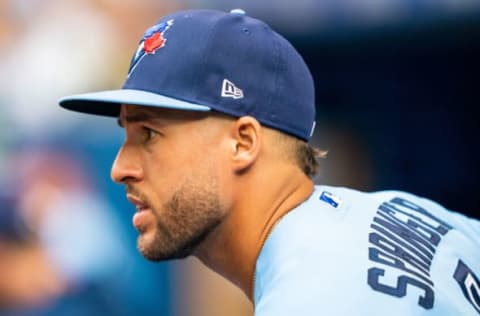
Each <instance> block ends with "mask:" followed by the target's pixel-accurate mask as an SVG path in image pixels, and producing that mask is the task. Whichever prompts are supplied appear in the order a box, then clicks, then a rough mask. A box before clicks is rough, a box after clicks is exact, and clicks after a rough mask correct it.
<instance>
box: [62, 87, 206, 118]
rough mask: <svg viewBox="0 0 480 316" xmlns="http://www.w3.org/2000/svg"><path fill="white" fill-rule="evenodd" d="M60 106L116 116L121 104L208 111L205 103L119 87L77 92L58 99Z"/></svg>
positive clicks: (78, 110) (83, 111)
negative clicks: (119, 88)
mask: <svg viewBox="0 0 480 316" xmlns="http://www.w3.org/2000/svg"><path fill="white" fill-rule="evenodd" d="M58 103H59V104H60V106H62V107H64V108H66V109H68V110H72V111H77V112H82V113H89V114H96V115H105V116H115V117H116V116H118V115H119V113H120V105H121V104H129V105H141V106H151V107H159V108H168V109H176V110H185V111H210V110H211V108H210V107H208V106H205V105H200V104H195V103H190V102H187V101H182V100H178V99H174V98H171V97H166V96H163V95H159V94H155V93H152V92H148V91H142V90H133V89H121V90H108V91H100V92H93V93H85V94H77V95H71V96H68V97H64V98H62V99H60V100H59V101H58Z"/></svg>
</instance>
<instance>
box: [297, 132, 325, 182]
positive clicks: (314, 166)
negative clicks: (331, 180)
mask: <svg viewBox="0 0 480 316" xmlns="http://www.w3.org/2000/svg"><path fill="white" fill-rule="evenodd" d="M295 142H296V144H295V146H296V148H295V155H296V157H295V158H296V161H297V164H298V166H299V167H300V169H302V171H303V172H304V173H305V174H306V175H307V176H308V177H309V178H313V177H314V176H315V175H316V174H317V172H318V169H319V167H320V164H319V162H318V160H319V159H321V158H325V157H326V156H327V151H326V150H321V149H318V148H315V147H312V146H311V145H310V144H308V143H307V142H304V141H302V140H299V139H297V140H295Z"/></svg>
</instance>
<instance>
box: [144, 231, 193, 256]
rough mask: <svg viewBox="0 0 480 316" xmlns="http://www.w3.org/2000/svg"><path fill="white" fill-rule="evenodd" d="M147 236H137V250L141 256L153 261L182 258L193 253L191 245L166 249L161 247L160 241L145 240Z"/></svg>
mask: <svg viewBox="0 0 480 316" xmlns="http://www.w3.org/2000/svg"><path fill="white" fill-rule="evenodd" d="M145 237H147V236H139V237H138V241H137V248H138V251H139V252H140V253H141V254H142V256H143V257H144V258H145V259H147V260H149V261H154V262H159V261H165V260H174V259H184V258H186V257H188V256H189V255H191V254H192V253H193V250H192V248H191V247H177V248H171V249H168V247H162V243H159V242H155V240H146V239H147V238H145Z"/></svg>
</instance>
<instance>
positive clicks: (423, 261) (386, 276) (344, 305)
mask: <svg viewBox="0 0 480 316" xmlns="http://www.w3.org/2000/svg"><path fill="white" fill-rule="evenodd" d="M479 277H480V222H479V221H477V220H474V219H471V218H467V217H465V216H463V215H461V214H458V213H454V212H451V211H448V210H446V209H445V208H443V207H442V206H440V205H439V204H437V203H435V202H433V201H431V200H427V199H423V198H420V197H417V196H414V195H412V194H408V193H405V192H398V191H384V192H376V193H363V192H359V191H355V190H351V189H347V188H337V187H330V186H316V187H315V191H314V192H313V194H312V195H311V197H310V198H309V199H308V200H307V201H305V202H304V203H302V204H301V205H299V206H298V207H297V208H296V209H294V210H293V211H291V212H290V213H288V214H286V215H285V216H284V217H283V218H282V219H281V220H280V221H279V222H278V223H277V225H276V226H275V227H274V228H273V230H272V232H271V234H270V236H269V237H268V239H267V241H266V242H265V244H264V246H263V248H262V250H261V252H260V255H259V257H258V259H257V263H256V271H255V287H254V298H255V301H254V302H255V315H256V316H279V315H298V316H306V315H369V316H370V315H382V316H384V315H388V316H394V315H402V316H403V315H449V316H451V315H477V316H478V315H480V282H479Z"/></svg>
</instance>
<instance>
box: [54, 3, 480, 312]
mask: <svg viewBox="0 0 480 316" xmlns="http://www.w3.org/2000/svg"><path fill="white" fill-rule="evenodd" d="M60 104H61V106H63V107H65V108H67V109H71V110H75V111H80V112H86V113H93V114H99V115H108V116H114V117H118V122H119V124H120V126H122V127H123V128H124V129H125V133H126V138H125V142H124V144H123V145H122V147H121V148H120V150H119V152H118V155H117V158H116V160H115V162H114V164H113V167H112V172H111V173H112V178H113V180H114V181H115V182H118V183H121V184H124V185H125V186H126V188H127V198H128V199H129V200H130V202H132V203H133V204H134V205H135V207H136V209H137V212H136V213H135V215H134V217H133V225H134V226H135V227H136V228H137V229H138V231H139V233H140V236H139V239H138V248H139V250H140V251H141V252H142V254H143V255H144V256H145V257H146V258H148V259H150V260H167V259H175V258H183V257H186V256H189V255H194V256H196V257H198V258H199V259H200V260H201V261H202V262H203V263H204V264H205V265H207V266H208V267H210V268H211V269H213V270H214V271H216V272H218V273H219V274H221V275H223V276H224V277H225V278H227V279H228V280H230V281H231V282H233V283H234V284H236V285H237V286H238V287H239V288H241V289H242V290H243V292H244V293H245V294H246V295H247V296H248V297H249V298H250V299H251V300H252V301H253V302H254V304H255V314H256V315H292V314H294V313H296V314H298V315H318V314H326V315H347V314H349V315H385V314H387V313H389V314H395V315H407V314H412V315H429V314H432V313H433V314H445V315H454V314H455V315H459V314H462V315H467V314H470V315H476V314H478V313H480V299H479V295H480V283H479V281H478V276H479V275H480V260H479V259H480V223H479V222H478V221H476V220H474V219H468V218H466V217H464V216H462V215H460V214H457V213H453V212H450V211H447V210H445V209H444V208H443V207H441V206H440V205H438V204H436V203H434V202H432V201H429V200H426V199H422V198H419V197H416V196H414V195H411V194H408V193H404V192H397V191H389V192H377V193H362V192H358V191H354V190H350V189H346V188H335V187H327V186H314V183H313V181H312V180H311V177H312V176H313V175H314V174H315V171H316V169H317V167H318V164H317V161H316V159H317V158H318V157H321V156H323V155H324V153H323V152H321V151H318V150H316V149H314V148H312V147H310V146H309V145H308V143H307V142H308V140H309V138H310V137H311V134H312V132H313V128H314V118H315V105H314V89H313V80H312V77H311V75H310V72H309V70H308V68H307V66H306V65H305V63H304V61H303V60H302V58H301V57H300V55H299V54H298V53H297V52H296V51H295V49H294V48H293V47H292V46H291V45H290V44H289V43H288V42H287V41H286V40H285V39H284V38H283V37H281V36H280V35H278V34H277V33H275V32H274V31H272V30H271V29H270V28H269V27H268V26H267V25H266V24H264V23H263V22H261V21H259V20H256V19H253V18H251V17H248V16H247V15H246V14H245V13H244V12H243V11H241V10H232V11H231V12H230V13H222V12H217V11H208V10H194V11H183V12H178V13H175V14H172V15H170V16H167V17H164V18H163V19H161V20H160V21H159V22H158V23H157V24H156V25H155V26H153V27H151V28H150V29H148V30H147V31H146V33H145V35H144V36H143V38H142V39H141V41H140V45H139V47H138V49H137V51H136V53H135V55H134V57H133V59H132V63H131V66H130V70H129V73H128V76H127V80H126V82H125V85H124V87H123V89H121V90H115V91H104V92H97V93H91V94H83V95H75V96H71V97H66V98H63V99H62V100H60Z"/></svg>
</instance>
